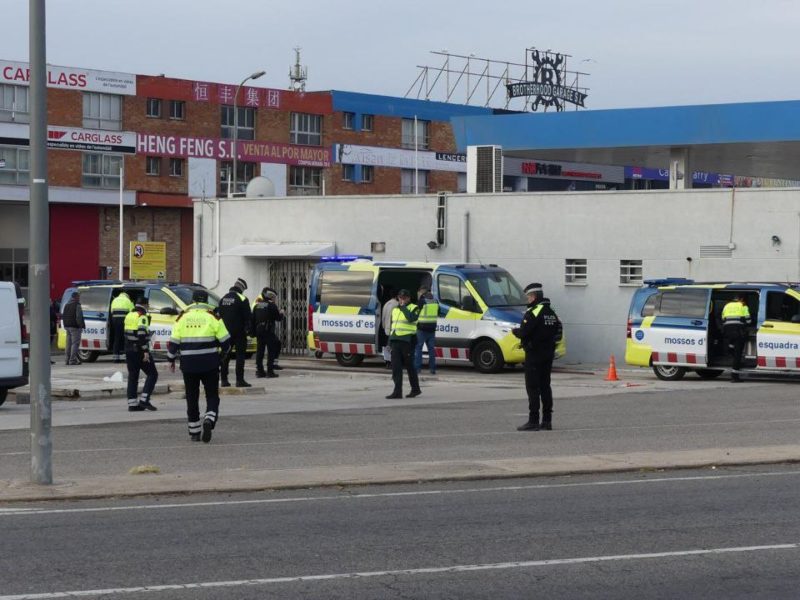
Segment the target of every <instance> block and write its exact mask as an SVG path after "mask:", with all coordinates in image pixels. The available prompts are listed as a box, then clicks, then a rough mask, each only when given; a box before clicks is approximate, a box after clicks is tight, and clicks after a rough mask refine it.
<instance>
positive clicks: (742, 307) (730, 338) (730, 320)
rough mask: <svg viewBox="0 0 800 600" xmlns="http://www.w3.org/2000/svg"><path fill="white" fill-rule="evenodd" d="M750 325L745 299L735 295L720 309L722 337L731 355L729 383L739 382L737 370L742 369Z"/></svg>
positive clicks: (748, 310)
mask: <svg viewBox="0 0 800 600" xmlns="http://www.w3.org/2000/svg"><path fill="white" fill-rule="evenodd" d="M750 323H751V318H750V309H749V308H747V303H746V302H745V297H744V295H743V294H737V295H736V296H735V298H734V299H733V300H731V301H730V302H728V303H727V304H726V305H725V306H724V307H723V308H722V336H723V339H724V340H725V343H726V344H727V346H728V348H729V349H730V351H731V353H732V354H733V363H732V364H731V381H735V382H738V381H741V379H740V376H739V370H740V369H741V367H742V355H743V353H744V347H745V344H746V343H747V336H748V332H747V326H748V325H750Z"/></svg>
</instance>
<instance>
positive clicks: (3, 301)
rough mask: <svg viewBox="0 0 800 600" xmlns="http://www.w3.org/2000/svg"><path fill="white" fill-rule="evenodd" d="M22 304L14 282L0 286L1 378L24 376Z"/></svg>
mask: <svg viewBox="0 0 800 600" xmlns="http://www.w3.org/2000/svg"><path fill="white" fill-rule="evenodd" d="M19 307H20V304H19V302H18V300H17V291H16V289H15V288H14V285H13V284H12V283H3V284H2V286H0V379H12V378H15V377H21V376H22V372H23V371H22V329H21V328H20V319H19Z"/></svg>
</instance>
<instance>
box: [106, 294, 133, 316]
mask: <svg viewBox="0 0 800 600" xmlns="http://www.w3.org/2000/svg"><path fill="white" fill-rule="evenodd" d="M132 310H133V302H131V299H130V297H129V296H128V294H126V293H125V292H122V293H121V294H120V295H119V296H117V297H116V298H114V299H113V300H112V301H111V316H112V317H124V316H125V315H127V314H128V313H129V312H131V311H132Z"/></svg>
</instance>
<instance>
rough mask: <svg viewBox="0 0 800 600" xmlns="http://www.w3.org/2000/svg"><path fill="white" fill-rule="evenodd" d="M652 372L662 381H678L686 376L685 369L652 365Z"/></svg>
mask: <svg viewBox="0 0 800 600" xmlns="http://www.w3.org/2000/svg"><path fill="white" fill-rule="evenodd" d="M653 372H654V373H655V374H656V377H658V378H659V379H661V380H662V381H678V380H679V379H683V376H684V375H686V367H672V366H670V365H653Z"/></svg>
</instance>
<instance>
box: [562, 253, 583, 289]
mask: <svg viewBox="0 0 800 600" xmlns="http://www.w3.org/2000/svg"><path fill="white" fill-rule="evenodd" d="M564 283H566V284H567V285H586V259H585V258H568V259H566V260H565V261H564Z"/></svg>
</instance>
